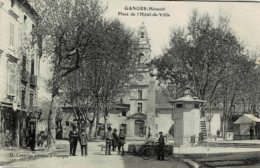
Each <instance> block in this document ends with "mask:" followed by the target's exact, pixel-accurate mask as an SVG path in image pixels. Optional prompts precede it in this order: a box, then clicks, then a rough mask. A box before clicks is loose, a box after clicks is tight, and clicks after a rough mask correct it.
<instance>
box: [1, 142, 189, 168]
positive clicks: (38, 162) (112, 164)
mask: <svg viewBox="0 0 260 168" xmlns="http://www.w3.org/2000/svg"><path fill="white" fill-rule="evenodd" d="M59 143H64V144H65V146H66V151H63V152H62V151H61V152H58V153H56V156H53V157H51V155H48V154H46V155H45V156H44V155H39V157H38V156H37V155H35V156H34V157H30V158H27V159H25V160H20V161H16V162H12V163H9V164H6V165H4V166H5V167H72V168H80V167H84V168H104V167H106V168H136V167H142V168H143V167H144V168H145V167H147V168H153V167H156V168H157V167H163V168H173V167H174V168H189V166H188V165H187V164H186V163H185V162H183V161H182V160H180V159H178V158H174V159H172V160H171V161H157V160H156V159H155V158H154V159H151V160H143V159H142V158H141V157H137V156H133V155H125V156H120V155H118V154H117V152H112V155H111V156H106V155H105V152H104V151H101V150H100V147H98V145H99V144H104V142H89V147H88V149H89V151H88V156H87V157H82V156H80V149H79V144H78V149H77V154H76V155H77V156H69V157H64V158H62V157H61V156H65V155H68V153H69V144H68V142H67V141H60V142H59ZM135 143H142V142H135ZM126 146H127V145H126ZM57 156H59V157H57Z"/></svg>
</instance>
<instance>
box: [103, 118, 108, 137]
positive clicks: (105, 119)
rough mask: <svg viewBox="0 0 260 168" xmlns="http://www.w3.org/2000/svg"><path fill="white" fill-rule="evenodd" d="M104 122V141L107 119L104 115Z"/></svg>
mask: <svg viewBox="0 0 260 168" xmlns="http://www.w3.org/2000/svg"><path fill="white" fill-rule="evenodd" d="M104 121H105V123H104V124H105V128H104V129H105V130H104V137H103V139H105V138H106V133H107V117H106V116H105V115H104Z"/></svg>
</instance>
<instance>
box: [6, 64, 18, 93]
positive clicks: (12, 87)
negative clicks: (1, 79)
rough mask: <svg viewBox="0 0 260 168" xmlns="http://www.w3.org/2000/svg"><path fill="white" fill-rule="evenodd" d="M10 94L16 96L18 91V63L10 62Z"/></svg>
mask: <svg viewBox="0 0 260 168" xmlns="http://www.w3.org/2000/svg"><path fill="white" fill-rule="evenodd" d="M7 64H8V65H7V67H8V94H9V95H15V90H16V63H13V62H8V63H7Z"/></svg>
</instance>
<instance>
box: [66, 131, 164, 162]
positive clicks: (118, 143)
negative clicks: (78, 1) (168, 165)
mask: <svg viewBox="0 0 260 168" xmlns="http://www.w3.org/2000/svg"><path fill="white" fill-rule="evenodd" d="M159 135H160V137H159V139H158V160H164V149H165V141H164V137H163V133H162V132H159ZM69 138H70V156H76V148H77V143H78V141H79V142H80V145H81V155H82V156H87V151H88V150H87V146H88V135H87V132H86V129H85V128H82V129H81V132H80V133H78V132H77V130H76V126H73V127H72V131H70V133H69ZM125 138H126V135H125V133H124V129H123V128H121V129H120V132H119V134H118V133H117V129H114V131H112V128H111V127H109V128H108V129H107V133H106V153H105V154H106V155H111V148H112V151H115V150H116V148H117V149H118V154H119V155H120V153H121V155H122V156H124V154H125V150H124V144H125Z"/></svg>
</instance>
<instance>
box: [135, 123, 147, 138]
mask: <svg viewBox="0 0 260 168" xmlns="http://www.w3.org/2000/svg"><path fill="white" fill-rule="evenodd" d="M135 136H138V137H144V136H145V122H144V121H143V120H136V121H135Z"/></svg>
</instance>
